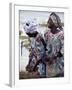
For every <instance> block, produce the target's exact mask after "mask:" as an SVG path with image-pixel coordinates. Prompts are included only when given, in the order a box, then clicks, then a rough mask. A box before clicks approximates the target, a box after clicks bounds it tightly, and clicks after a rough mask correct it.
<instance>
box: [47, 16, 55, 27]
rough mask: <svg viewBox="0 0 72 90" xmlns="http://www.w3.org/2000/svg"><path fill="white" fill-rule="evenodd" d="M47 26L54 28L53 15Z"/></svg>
mask: <svg viewBox="0 0 72 90" xmlns="http://www.w3.org/2000/svg"><path fill="white" fill-rule="evenodd" d="M47 26H48V28H52V27H53V26H54V23H53V21H52V19H51V17H49V19H48V22H47Z"/></svg>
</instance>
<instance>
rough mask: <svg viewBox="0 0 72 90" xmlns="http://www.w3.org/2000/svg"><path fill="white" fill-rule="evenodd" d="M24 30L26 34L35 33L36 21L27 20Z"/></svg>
mask: <svg viewBox="0 0 72 90" xmlns="http://www.w3.org/2000/svg"><path fill="white" fill-rule="evenodd" d="M24 30H25V32H26V33H33V32H35V31H37V23H36V19H31V20H27V21H26V22H25V25H24Z"/></svg>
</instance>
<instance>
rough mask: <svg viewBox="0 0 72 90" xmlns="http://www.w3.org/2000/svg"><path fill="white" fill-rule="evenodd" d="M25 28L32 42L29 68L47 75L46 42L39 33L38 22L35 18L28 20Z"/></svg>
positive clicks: (30, 70) (31, 70)
mask: <svg viewBox="0 0 72 90" xmlns="http://www.w3.org/2000/svg"><path fill="white" fill-rule="evenodd" d="M24 30H25V32H26V34H27V35H28V38H29V42H30V55H29V63H28V65H27V67H26V68H27V70H28V71H29V72H33V71H35V70H37V68H38V73H39V74H40V75H41V76H42V75H44V76H45V64H44V62H43V61H44V57H45V47H46V46H45V42H44V39H43V38H42V36H41V35H40V34H39V33H38V30H37V23H36V21H35V20H32V19H31V20H28V21H26V23H25V26H24Z"/></svg>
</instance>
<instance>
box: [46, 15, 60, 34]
mask: <svg viewBox="0 0 72 90" xmlns="http://www.w3.org/2000/svg"><path fill="white" fill-rule="evenodd" d="M47 25H48V28H50V29H51V33H52V34H56V33H58V32H59V31H58V30H57V27H56V26H55V25H54V23H53V21H52V19H51V17H49V20H48V22H47Z"/></svg>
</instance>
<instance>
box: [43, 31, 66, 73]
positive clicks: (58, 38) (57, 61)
mask: <svg viewBox="0 0 72 90" xmlns="http://www.w3.org/2000/svg"><path fill="white" fill-rule="evenodd" d="M44 38H45V42H46V48H47V52H46V54H47V58H49V59H50V60H51V61H52V67H53V69H54V70H55V73H56V74H59V73H63V72H64V32H63V31H59V32H58V33H56V34H52V33H51V32H50V30H48V31H47V32H46V33H45V34H44Z"/></svg>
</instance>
